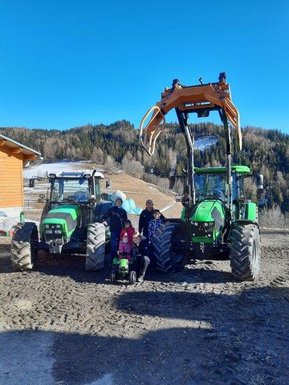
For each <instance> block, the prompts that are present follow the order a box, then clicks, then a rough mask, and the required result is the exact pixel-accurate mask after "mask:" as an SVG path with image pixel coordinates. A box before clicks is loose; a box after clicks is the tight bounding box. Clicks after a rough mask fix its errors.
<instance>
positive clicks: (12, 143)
mask: <svg viewBox="0 0 289 385" xmlns="http://www.w3.org/2000/svg"><path fill="white" fill-rule="evenodd" d="M2 146H6V147H9V148H11V149H12V150H14V149H15V154H16V153H22V154H23V158H24V159H29V160H34V159H37V158H39V157H41V153H40V152H38V151H35V150H33V149H32V148H30V147H27V146H25V145H24V144H22V143H19V142H16V140H13V139H10V138H8V137H7V136H4V135H1V134H0V148H1V147H2ZM17 149H18V150H19V151H18V152H16V150H17Z"/></svg>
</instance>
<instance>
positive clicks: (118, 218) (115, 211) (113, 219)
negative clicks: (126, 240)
mask: <svg viewBox="0 0 289 385" xmlns="http://www.w3.org/2000/svg"><path fill="white" fill-rule="evenodd" d="M121 205H122V199H121V198H119V197H118V198H116V200H115V205H114V206H113V207H111V208H109V209H108V210H107V211H106V212H105V213H104V214H103V216H102V222H103V223H104V224H107V223H106V222H105V220H106V219H108V218H109V228H110V234H111V235H110V247H111V260H113V258H115V257H117V250H118V244H119V235H120V232H121V230H122V228H123V227H124V222H125V221H126V220H127V213H126V211H125V210H124V209H123V208H122V207H121Z"/></svg>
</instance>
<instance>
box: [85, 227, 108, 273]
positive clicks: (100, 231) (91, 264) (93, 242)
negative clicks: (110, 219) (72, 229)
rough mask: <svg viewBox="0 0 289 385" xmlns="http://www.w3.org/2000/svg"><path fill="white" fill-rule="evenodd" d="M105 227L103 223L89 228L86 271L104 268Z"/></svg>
mask: <svg viewBox="0 0 289 385" xmlns="http://www.w3.org/2000/svg"><path fill="white" fill-rule="evenodd" d="M104 257H105V226H104V225H103V224H102V223H91V224H89V225H88V226H87V240H86V259H85V269H86V270H100V269H102V268H103V267H104Z"/></svg>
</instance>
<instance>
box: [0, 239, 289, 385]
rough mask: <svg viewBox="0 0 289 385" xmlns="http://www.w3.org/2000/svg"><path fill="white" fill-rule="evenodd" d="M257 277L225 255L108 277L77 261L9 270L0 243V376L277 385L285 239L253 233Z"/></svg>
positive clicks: (98, 382) (288, 307) (100, 383)
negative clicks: (235, 271) (177, 268)
mask: <svg viewBox="0 0 289 385" xmlns="http://www.w3.org/2000/svg"><path fill="white" fill-rule="evenodd" d="M262 244H263V249H262V269H261V276H260V280H259V281H258V282H257V283H250V282H249V283H248V282H247V283H238V282H234V281H233V280H232V277H231V275H230V268H229V262H228V261H213V262H209V261H200V262H197V263H195V264H190V265H188V266H187V267H186V269H185V270H184V271H183V272H180V273H177V274H173V275H164V274H160V273H156V272H152V273H151V274H150V275H149V276H148V279H147V280H146V281H145V282H144V283H142V284H140V283H137V284H136V285H134V286H130V285H128V284H127V283H126V282H123V283H118V284H114V285H112V284H111V283H110V282H109V280H108V277H109V268H108V267H106V268H105V269H104V270H103V271H102V272H97V273H95V272H86V271H85V270H84V258H83V257H80V256H78V257H76V256H74V257H60V258H59V257H58V258H56V257H54V258H53V257H49V258H48V259H42V260H41V259H40V260H39V261H38V263H37V265H36V268H35V270H34V271H32V272H31V273H12V272H11V270H10V261H9V242H8V241H7V240H6V241H4V242H3V241H2V244H1V245H0V287H1V292H0V302H1V303H0V305H1V310H0V330H1V333H0V357H1V358H0V384H3V385H4V384H5V385H16V384H17V385H18V384H21V385H28V384H29V385H30V384H31V385H55V384H57V385H128V384H143V385H157V384H160V385H169V384H170V385H171V384H179V385H207V384H217V385H218V384H220V385H221V384H230V385H241V384H244V385H245V384H246V385H271V384H272V385H273V384H274V385H285V384H288V383H289V380H288V378H289V359H288V356H289V333H288V326H289V247H288V246H289V235H288V234H275V233H269V234H265V233H264V234H262Z"/></svg>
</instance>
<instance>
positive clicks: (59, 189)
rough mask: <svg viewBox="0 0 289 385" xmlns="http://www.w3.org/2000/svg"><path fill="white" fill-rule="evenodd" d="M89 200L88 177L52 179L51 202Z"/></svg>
mask: <svg viewBox="0 0 289 385" xmlns="http://www.w3.org/2000/svg"><path fill="white" fill-rule="evenodd" d="M88 200H89V186H88V179H86V178H81V179H71V178H70V179H64V178H61V179H54V180H53V184H52V193H51V201H52V202H87V201H88Z"/></svg>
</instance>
